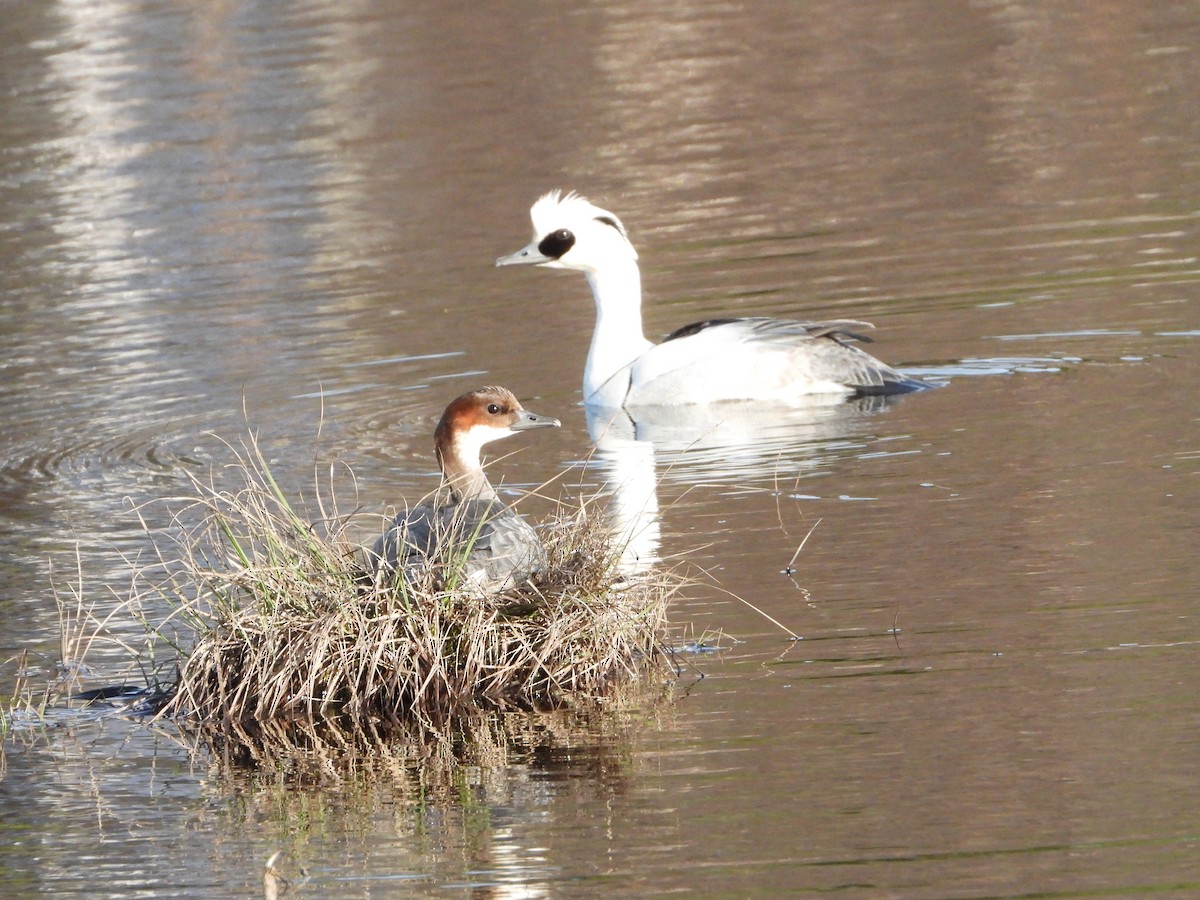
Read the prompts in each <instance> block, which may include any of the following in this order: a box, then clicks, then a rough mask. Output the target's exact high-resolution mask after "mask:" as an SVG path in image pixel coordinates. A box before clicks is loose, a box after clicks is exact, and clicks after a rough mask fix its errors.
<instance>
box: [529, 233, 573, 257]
mask: <svg viewBox="0 0 1200 900" xmlns="http://www.w3.org/2000/svg"><path fill="white" fill-rule="evenodd" d="M574 246H575V235H573V234H571V232H570V231H568V230H567V229H565V228H560V229H558V231H555V232H551V233H550V234H548V235H546V236H545V237H544V238H542V241H541V243H540V244H538V251H539V252H540V253H541V254H542V255H543V256H548V257H550V258H551V259H558V258H559V257H560V256H562V255H563V254H564V253H566V252H567V251H568V250H570V249H571V248H572V247H574Z"/></svg>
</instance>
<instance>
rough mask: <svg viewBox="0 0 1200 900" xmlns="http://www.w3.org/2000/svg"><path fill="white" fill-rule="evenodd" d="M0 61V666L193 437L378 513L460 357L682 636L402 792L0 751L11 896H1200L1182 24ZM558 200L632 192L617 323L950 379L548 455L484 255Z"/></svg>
mask: <svg viewBox="0 0 1200 900" xmlns="http://www.w3.org/2000/svg"><path fill="white" fill-rule="evenodd" d="M0 43H2V46H3V54H4V65H3V66H0V87H2V88H3V96H4V97H5V113H4V115H3V116H2V117H0V183H2V184H3V187H4V189H3V191H0V229H2V230H0V241H2V245H3V255H4V265H3V266H2V267H0V281H2V284H3V294H2V297H3V299H2V300H0V368H2V370H3V378H2V379H0V407H2V408H3V410H4V418H3V422H4V427H3V430H2V432H0V547H2V548H3V550H2V551H0V623H2V626H3V627H2V631H0V658H3V659H6V660H7V662H6V663H5V665H4V667H3V671H2V672H0V687H3V688H4V694H5V695H6V696H7V695H8V693H9V691H10V690H11V689H12V685H13V680H14V678H16V677H17V674H18V673H17V670H18V667H19V665H23V666H24V672H25V673H26V675H27V676H28V677H30V678H32V679H33V680H34V681H37V680H38V679H41V680H45V679H48V678H50V677H52V676H53V673H54V665H55V661H56V660H58V659H59V658H60V657H61V656H62V650H61V648H60V638H59V635H60V620H59V609H58V605H57V604H56V602H55V595H56V592H57V594H58V595H59V596H60V597H66V598H67V599H68V601H69V602H68V604H67V605H68V607H70V606H71V605H72V604H73V603H74V600H73V596H72V592H73V591H78V592H79V593H81V594H82V596H83V597H84V599H85V601H86V602H87V603H92V604H94V605H95V614H96V615H97V616H100V617H103V616H104V615H105V614H106V611H108V610H111V609H113V608H114V607H116V606H117V605H118V604H119V603H120V601H121V600H122V598H123V597H125V596H127V594H128V590H129V584H130V580H131V573H132V572H133V571H134V570H135V569H136V568H137V567H138V566H139V565H144V564H146V563H147V561H148V560H150V559H151V558H152V553H153V549H154V546H155V544H154V540H153V535H154V533H155V531H156V530H157V529H161V528H165V527H166V526H167V525H168V523H169V508H168V507H169V505H168V504H164V503H162V502H161V501H163V500H164V499H168V498H177V497H180V496H184V495H186V494H187V493H188V485H187V480H186V478H185V476H184V473H185V472H192V473H195V474H197V475H200V476H202V477H207V473H208V472H210V471H213V472H215V473H217V475H216V476H215V477H218V478H219V477H221V476H220V473H221V472H222V471H223V469H222V466H224V465H225V464H227V463H228V462H230V461H231V459H232V450H231V448H230V447H229V446H227V445H226V443H224V442H229V443H231V444H233V445H234V446H235V447H236V446H237V445H238V444H239V442H240V441H241V440H243V439H244V437H245V436H246V435H247V434H248V432H249V431H250V430H253V431H255V432H256V433H257V434H258V435H259V439H260V440H261V442H262V444H263V446H264V448H265V449H266V452H267V455H268V456H269V458H270V459H271V462H272V466H273V470H274V472H275V475H276V476H277V478H278V479H279V480H280V482H281V483H283V484H284V485H285V486H287V487H288V488H289V489H290V490H292V491H294V493H295V495H296V496H297V497H299V496H300V495H301V494H303V495H305V496H310V495H311V488H312V484H313V479H314V475H315V474H322V473H326V472H328V471H329V470H330V467H331V466H332V467H333V468H334V470H335V471H336V472H337V473H339V474H338V482H339V484H340V485H342V486H343V489H344V490H346V491H348V492H349V493H348V495H347V496H346V497H345V500H346V502H347V504H348V505H349V506H355V505H360V506H361V507H362V508H363V509H364V510H365V511H367V512H378V511H382V510H384V509H385V508H386V507H387V506H388V505H389V504H391V503H395V502H396V501H397V500H398V499H400V498H402V497H410V498H411V497H414V496H420V495H421V494H423V493H425V492H426V491H427V490H429V489H430V488H432V487H433V486H434V484H435V483H436V465H435V463H434V460H433V457H432V452H431V446H430V445H431V433H432V428H433V425H434V423H435V422H436V420H437V417H438V416H439V415H440V412H441V410H442V408H443V407H444V406H445V404H446V403H447V402H448V401H449V400H450V399H452V398H453V397H454V396H456V395H457V394H459V393H461V392H463V391H465V390H468V389H470V388H473V387H477V386H479V385H481V384H484V383H499V384H503V385H505V386H507V387H509V388H511V389H512V390H513V391H514V392H515V393H516V394H517V395H518V396H519V397H520V398H521V399H522V400H523V401H525V402H527V403H528V405H529V406H530V407H531V408H533V409H536V410H538V411H539V412H543V413H546V414H548V415H553V416H557V417H559V418H560V419H562V421H563V427H562V428H561V429H559V430H556V431H554V432H539V433H537V434H535V435H529V436H526V437H525V438H522V439H519V440H516V441H511V442H509V444H519V446H516V447H510V446H506V447H505V451H508V450H515V451H516V452H515V453H513V454H512V455H509V456H507V457H506V458H505V459H503V460H500V461H499V462H497V463H496V465H495V466H494V468H493V469H492V474H493V477H495V478H502V480H503V482H504V485H505V487H506V489H508V490H510V491H512V492H519V491H520V490H522V489H524V488H529V487H532V486H534V485H538V484H540V483H542V482H543V481H545V480H546V479H547V478H550V477H552V476H554V475H557V474H560V473H564V472H565V473H566V474H565V475H563V477H562V480H561V484H562V485H563V487H562V490H563V491H564V493H579V492H580V491H583V492H587V491H590V490H596V489H599V488H600V487H601V486H604V485H607V488H606V489H608V490H616V493H617V497H616V498H615V501H614V502H615V503H617V504H619V505H621V506H622V508H624V509H625V510H626V512H627V513H628V514H629V515H630V516H632V517H634V518H637V519H638V521H640V522H641V523H642V524H643V525H644V526H645V527H644V528H643V529H642V530H641V531H640V532H639V540H642V541H643V542H644V544H643V546H642V549H641V552H643V553H644V554H646V555H647V556H660V557H662V558H664V559H668V560H671V559H676V558H678V557H680V556H681V555H684V556H686V557H687V558H688V559H690V560H691V561H692V564H693V565H694V566H697V567H702V568H703V569H704V570H706V571H707V572H708V573H709V576H711V577H710V579H709V580H706V581H703V582H702V583H701V584H700V585H698V586H696V587H695V588H693V589H691V590H689V591H688V592H687V595H686V596H685V597H683V598H682V599H680V600H679V601H677V602H676V603H675V604H674V605H673V607H672V610H671V619H672V622H673V623H674V626H675V628H676V634H677V637H678V639H679V641H680V643H683V642H684V641H686V640H696V639H704V640H705V641H707V642H708V643H709V644H712V645H717V646H719V647H720V648H721V649H720V651H719V652H717V653H709V654H697V655H695V656H694V657H690V658H689V665H688V666H687V667H686V668H685V672H684V674H683V675H682V676H681V678H680V680H679V682H678V683H677V684H676V685H675V686H674V689H673V691H672V694H671V696H670V697H666V698H663V697H659V696H655V697H641V698H634V699H631V700H629V701H627V702H625V703H622V704H618V705H617V708H615V709H614V710H613V711H612V714H611V715H609V716H605V717H601V720H600V721H569V720H563V719H562V717H558V718H547V719H546V720H540V719H537V717H528V718H525V717H516V718H515V719H510V720H509V721H507V722H505V723H503V724H502V725H501V724H498V725H497V726H496V728H497V735H496V738H495V742H494V746H492V747H491V748H490V750H489V752H487V753H484V754H483V755H482V756H481V757H480V758H478V759H474V760H473V761H472V762H471V763H470V764H469V765H463V766H458V767H456V766H454V765H453V764H452V762H445V761H443V763H444V765H443V766H442V768H438V769H436V772H435V773H434V774H430V773H431V772H432V771H433V769H430V768H429V766H427V765H424V764H418V762H414V761H413V760H411V759H409V758H408V757H406V756H405V755H404V753H403V751H401V750H398V749H396V748H375V749H374V750H373V751H370V752H368V753H365V754H363V755H361V756H360V757H359V758H358V759H357V760H355V761H354V762H353V763H352V764H349V763H345V761H342V762H341V763H329V762H328V761H326V760H325V759H324V758H323V756H322V755H321V754H318V753H314V754H313V757H312V759H311V760H308V761H307V763H306V761H304V760H301V761H298V762H296V763H295V764H294V766H293V767H289V768H283V769H281V768H271V767H265V768H263V767H259V768H255V767H245V766H237V765H227V764H226V763H225V762H224V761H223V760H222V759H221V758H220V755H219V754H216V753H212V752H209V751H208V750H206V749H204V748H197V747H194V746H193V745H191V744H190V743H189V741H188V740H187V739H186V738H185V737H183V736H181V735H180V734H179V733H178V732H177V731H175V730H173V729H171V728H169V727H162V728H158V727H154V728H151V727H147V726H145V725H142V724H136V723H130V722H126V721H124V720H122V719H119V718H107V719H103V720H101V721H96V720H94V719H83V718H79V719H76V718H68V717H65V716H64V717H62V718H61V719H58V718H56V719H54V720H53V721H54V724H53V726H51V727H48V728H26V727H18V728H14V729H13V730H12V731H11V732H10V733H9V735H8V736H7V737H6V738H5V740H4V743H3V751H4V753H3V757H2V769H0V772H2V777H0V823H2V827H3V831H4V834H5V840H4V841H3V843H2V845H0V893H3V894H5V895H10V896H22V895H30V894H36V893H79V894H98V895H100V894H102V895H106V896H114V897H116V896H133V895H137V896H188V897H201V896H211V897H223V896H232V895H237V896H249V895H253V894H255V893H256V892H258V891H260V890H262V887H261V885H262V877H263V876H262V873H263V869H264V865H265V864H266V860H267V858H268V857H270V856H271V854H273V853H275V852H277V851H281V856H280V858H279V861H278V862H277V863H276V866H277V868H278V869H279V871H280V872H281V873H282V875H283V876H284V877H285V878H286V879H287V880H288V881H289V882H290V883H291V885H292V891H293V894H292V895H294V896H320V897H367V896H392V895H400V894H403V895H408V896H444V895H462V894H467V893H478V894H479V895H482V896H513V897H534V896H578V897H588V896H603V895H609V894H612V893H618V894H621V895H626V896H632V895H642V894H654V893H669V892H673V893H693V894H697V895H707V896H751V895H772V894H785V893H786V894H794V895H805V894H813V895H816V894H825V893H828V892H834V891H837V892H840V893H842V894H843V895H846V896H888V897H892V896H894V897H951V896H953V897H983V896H987V897H1001V896H1028V895H1056V896H1057V895H1080V894H1084V895H1089V894H1104V895H1136V894H1141V893H1146V894H1150V893H1153V894H1155V895H1156V896H1163V895H1165V896H1191V895H1193V894H1194V893H1195V892H1196V891H1197V890H1200V854H1198V853H1197V852H1196V843H1197V839H1198V838H1197V835H1200V804H1197V802H1196V794H1197V778H1196V769H1197V761H1198V760H1200V717H1198V715H1197V714H1198V712H1200V700H1198V699H1197V698H1198V696H1200V691H1198V690H1197V687H1198V684H1197V675H1196V673H1197V670H1198V666H1197V662H1198V651H1200V643H1198V642H1200V631H1198V628H1197V624H1198V623H1197V619H1196V597H1197V587H1198V584H1200V577H1198V576H1200V567H1198V565H1197V562H1196V558H1197V543H1198V541H1197V538H1198V537H1200V512H1198V500H1200V477H1198V476H1200V428H1198V427H1197V426H1198V420H1200V403H1198V401H1197V395H1196V384H1197V380H1198V379H1200V362H1198V360H1200V312H1198V305H1197V303H1198V298H1200V263H1198V261H1197V260H1198V258H1200V153H1198V151H1197V147H1200V116H1198V115H1197V109H1198V107H1197V104H1196V93H1195V86H1196V84H1197V83H1200V46H1198V45H1200V19H1197V17H1196V15H1195V9H1194V7H1192V6H1191V5H1189V4H1177V3H1168V2H1159V0H1150V2H1141V3H1128V2H1125V3H1123V2H1106V3H1099V4H1088V5H1086V7H1085V6H1081V5H1079V4H1069V3H1061V2H1056V0H1052V2H1043V3H1021V2H1016V3H1011V2H1006V3H1001V2H991V0H981V2H975V3H970V4H960V5H956V6H953V7H950V6H947V5H945V4H942V3H934V2H929V0H912V2H903V3H899V4H824V5H821V4H796V3H792V2H785V0H767V2H760V3H755V4H738V3H699V2H694V3H687V2H673V3H660V4H640V3H628V2H603V3H601V2H589V0H584V2H580V3H575V4H570V5H555V4H536V5H529V6H523V7H512V8H505V9H503V10H502V9H500V8H498V7H497V8H481V7H479V6H478V5H475V4H466V3H451V4H440V5H437V6H433V5H429V6H427V7H421V6H420V5H415V6H414V5H397V4H388V3H382V2H371V0H361V2H360V0H352V2H341V3H326V2H316V0H312V2H294V3H290V4H286V5H285V6H282V7H281V6H280V5H279V4H268V3H264V2H252V3H247V4H226V3H210V4H180V3H170V2H162V0H142V2H132V0H95V2H91V3H75V2H60V0H44V2H40V3H29V4H16V5H11V6H10V8H8V9H6V16H5V23H4V25H3V26H0ZM551 188H563V189H574V190H578V191H580V192H582V193H585V194H587V195H588V196H589V197H591V198H592V199H593V200H595V201H596V202H598V203H600V204H601V205H602V206H606V207H607V208H610V209H612V210H613V211H614V212H616V213H618V214H619V215H620V216H621V217H622V219H623V220H624V222H625V224H626V225H627V226H628V228H629V229H630V232H631V236H632V238H633V240H634V242H635V244H636V246H637V247H638V250H639V252H640V254H641V261H642V272H643V279H644V282H645V287H646V309H645V320H646V327H647V332H648V334H649V335H651V336H655V337H657V336H659V335H663V334H666V333H667V332H669V331H671V330H673V329H674V328H676V327H678V326H680V325H682V324H685V323H687V322H690V321H694V320H696V319H701V318H706V317H712V316H714V315H719V314H765V315H781V316H794V317H797V318H854V319H865V320H868V321H871V322H873V323H875V325H876V326H877V327H878V330H877V332H876V333H875V336H876V338H877V342H876V343H875V344H874V345H872V347H871V349H872V351H873V352H874V353H876V354H877V355H878V356H880V357H881V358H883V359H884V360H886V361H887V362H889V363H892V364H894V365H897V366H899V367H900V368H902V369H903V370H904V371H906V372H908V373H910V374H914V375H919V376H924V377H928V378H930V379H931V380H935V381H938V382H939V383H942V384H943V385H944V386H943V387H941V388H940V389H938V390H936V391H928V392H924V393H921V394H918V395H913V396H908V397H905V398H902V399H901V400H900V401H899V402H896V403H890V404H886V405H883V404H841V405H834V406H831V405H828V404H826V405H821V406H817V407H815V408H800V409H795V410H765V411H764V410H761V409H757V410H756V409H753V408H751V409H741V408H735V409H730V410H725V411H721V410H713V409H709V410H704V411H702V412H701V413H699V414H698V416H697V417H694V418H692V419H691V420H684V421H658V422H652V423H639V424H638V427H636V428H634V427H632V426H630V427H624V428H616V427H614V428H613V429H612V430H611V431H606V430H605V429H604V428H602V427H599V428H598V427H597V423H595V422H593V423H591V425H592V432H591V434H590V433H589V422H588V421H587V416H586V415H585V412H584V410H583V408H582V407H581V406H580V405H579V401H580V393H579V386H580V380H581V374H582V368H583V360H584V357H585V355H586V352H587V345H588V341H589V339H590V334H591V327H592V323H593V315H594V313H593V308H592V303H591V299H590V296H589V294H588V289H587V286H586V284H585V282H584V280H583V278H582V277H581V276H579V275H578V274H577V273H562V272H546V271H540V270H532V269H517V270H512V269H503V270H496V269H495V268H494V267H493V261H494V260H495V258H496V257H497V256H499V255H501V254H504V253H508V252H511V251H513V250H515V249H517V248H518V247H520V246H522V245H523V244H524V243H525V242H526V241H527V240H528V239H529V230H530V226H529V221H528V216H527V210H528V206H529V204H530V203H531V202H532V201H533V200H534V199H535V198H536V197H537V196H539V195H540V194H541V193H543V192H544V191H546V190H549V189H551ZM593 434H594V435H596V436H597V437H599V438H600V447H599V448H598V449H597V448H596V446H595V445H594V443H593V440H592V435H593ZM350 472H352V473H353V477H352V478H351V476H350V475H349V474H348V473H350ZM146 504H148V505H146ZM135 507H137V508H140V509H141V511H142V517H143V518H144V519H145V521H146V524H147V526H148V527H149V530H150V535H149V536H148V534H147V532H146V530H145V529H144V528H143V526H142V524H141V522H139V519H138V516H137V515H135V514H134V512H133V510H134V508H135ZM547 509H548V504H545V503H543V504H542V506H538V504H537V502H533V503H530V504H529V505H528V507H527V511H528V512H529V514H530V515H531V516H533V517H534V518H537V516H538V515H539V514H540V513H544V512H545V511H547ZM639 517H640V518H639ZM364 537H365V532H364ZM801 545H803V546H802V549H801ZM798 549H799V552H797V550H798ZM147 612H148V613H149V614H150V615H151V617H153V615H154V614H155V613H161V612H163V611H161V610H153V609H151V610H148V611H147ZM109 628H110V631H111V632H112V633H114V634H116V635H117V636H119V637H121V638H122V639H124V640H126V641H128V642H131V643H133V644H136V643H137V642H138V641H140V640H141V638H140V635H141V628H140V625H139V624H138V623H137V622H136V621H132V620H130V619H128V617H118V618H117V619H115V620H114V621H112V622H110V623H109ZM795 638H799V640H797V639H795ZM23 653H24V654H26V657H25V658H24V662H23V663H20V661H19V659H18V657H19V656H20V655H21V654H23ZM127 658H128V654H127V653H126V652H125V651H124V650H122V649H121V648H119V647H116V646H113V645H111V644H105V645H103V646H97V647H95V648H93V650H92V651H91V652H90V653H89V655H88V657H87V665H88V667H89V670H90V677H89V678H87V679H85V682H84V683H85V686H95V685H97V684H103V683H106V682H107V681H108V680H111V679H114V678H119V679H124V678H127V677H130V676H129V675H128V673H127V671H126V670H125V669H124V668H123V667H124V666H125V660H126V659H127ZM167 665H168V667H169V660H167ZM135 675H136V673H135ZM701 675H702V676H703V677H700V676H701ZM339 765H348V766H349V768H348V769H345V768H343V769H339V768H338V766H339ZM435 768H436V767H435Z"/></svg>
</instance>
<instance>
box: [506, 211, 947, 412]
mask: <svg viewBox="0 0 1200 900" xmlns="http://www.w3.org/2000/svg"><path fill="white" fill-rule="evenodd" d="M530 217H531V218H532V220H533V240H532V241H531V242H530V243H529V244H528V245H527V246H526V247H524V248H522V249H521V250H518V251H517V252H516V253H512V254H510V255H508V256H502V257H500V258H499V259H497V260H496V265H497V266H512V265H537V266H545V267H547V268H553V269H576V270H578V271H580V272H583V273H584V275H585V276H586V277H587V280H588V284H589V285H591V288H592V296H593V297H594V299H595V301H596V330H595V331H594V332H593V334H592V345H591V349H590V350H589V351H588V358H587V363H586V365H585V366H584V370H583V398H584V403H585V404H587V405H588V406H593V407H603V408H612V409H617V408H621V407H624V408H626V409H629V408H634V407H652V406H677V405H682V404H691V403H712V402H715V401H721V400H757V401H774V402H785V403H788V402H804V401H803V399H801V398H804V397H806V396H807V397H811V396H812V395H814V394H826V395H828V394H835V395H845V396H853V395H872V394H899V393H905V392H908V391H914V390H920V389H922V388H925V387H928V385H926V384H925V383H924V382H921V381H917V380H915V379H912V378H908V377H907V376H905V375H902V374H901V373H899V372H897V371H896V370H895V369H893V368H891V367H890V366H888V365H886V364H884V363H882V362H880V361H879V360H877V359H876V358H875V357H873V356H871V355H870V354H869V353H864V352H863V351H862V350H859V349H858V348H857V347H854V346H851V345H850V343H849V341H851V340H862V341H869V340H870V339H869V338H865V337H863V336H862V334H861V333H860V332H862V331H863V330H864V329H870V328H872V327H874V326H872V325H870V324H869V323H866V322H858V321H851V320H839V321H831V322H799V321H793V320H790V319H768V318H736V319H735V318H720V319H709V320H707V321H703V322H694V323H692V324H691V325H685V326H684V327H682V328H679V329H677V330H675V331H673V332H672V333H671V334H669V335H667V337H666V338H664V339H663V341H662V343H660V344H653V343H651V342H650V341H648V340H646V337H645V335H644V333H643V331H642V284H641V273H640V272H639V270H638V263H637V258H638V255H637V251H636V250H634V249H633V244H631V243H630V242H629V237H628V235H627V234H626V232H625V226H624V225H622V224H621V220H620V219H618V218H617V217H616V216H615V215H613V214H612V213H611V212H609V211H607V210H605V209H601V208H600V207H598V206H595V205H593V204H592V203H590V202H589V201H588V200H587V199H586V198H584V197H581V196H579V195H578V194H575V193H569V194H565V195H564V194H562V193H561V192H559V191H551V192H550V193H548V194H546V195H545V196H543V197H542V198H541V199H539V200H538V201H537V202H536V203H534V204H533V207H532V208H531V209H530Z"/></svg>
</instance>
